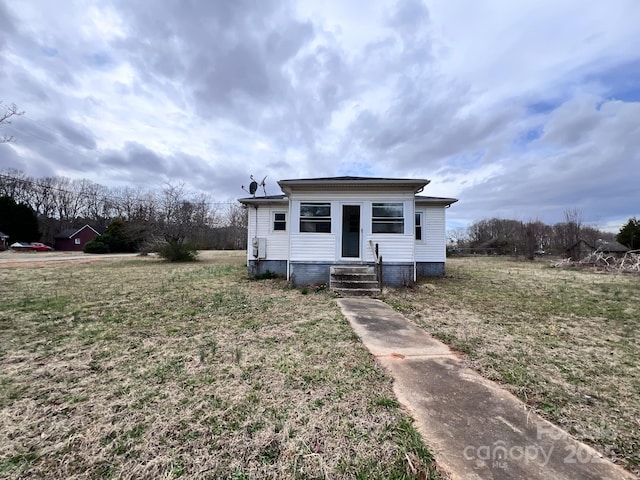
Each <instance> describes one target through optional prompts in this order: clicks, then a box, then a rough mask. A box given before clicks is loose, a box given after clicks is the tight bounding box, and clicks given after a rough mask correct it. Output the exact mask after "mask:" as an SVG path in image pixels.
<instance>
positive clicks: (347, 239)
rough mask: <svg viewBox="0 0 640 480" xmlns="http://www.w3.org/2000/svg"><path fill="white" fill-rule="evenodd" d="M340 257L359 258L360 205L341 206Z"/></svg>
mask: <svg viewBox="0 0 640 480" xmlns="http://www.w3.org/2000/svg"><path fill="white" fill-rule="evenodd" d="M342 257H343V258H360V205H343V206H342Z"/></svg>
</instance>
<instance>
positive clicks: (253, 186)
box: [242, 175, 268, 198]
mask: <svg viewBox="0 0 640 480" xmlns="http://www.w3.org/2000/svg"><path fill="white" fill-rule="evenodd" d="M267 177H268V175H265V176H264V178H263V179H262V181H261V182H260V183H258V182H256V179H255V178H253V175H250V176H249V178H250V179H251V183H250V184H249V190H247V189H246V188H245V187H244V185H242V189H243V190H244V191H245V192H247V193H249V194H251V195H253V198H255V197H256V191H257V190H258V187H262V191H263V192H264V196H265V197H266V196H267V184H266V183H265V180H266V179H267Z"/></svg>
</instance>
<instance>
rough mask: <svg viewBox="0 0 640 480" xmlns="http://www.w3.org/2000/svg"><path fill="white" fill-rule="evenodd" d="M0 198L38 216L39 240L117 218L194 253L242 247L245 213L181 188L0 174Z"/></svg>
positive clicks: (10, 171)
mask: <svg viewBox="0 0 640 480" xmlns="http://www.w3.org/2000/svg"><path fill="white" fill-rule="evenodd" d="M0 196H9V197H11V198H13V199H14V200H15V201H16V202H18V203H24V204H27V205H29V206H30V207H31V208H32V209H33V210H34V211H35V212H36V214H37V216H38V221H39V226H40V231H41V233H42V240H43V241H44V242H47V243H52V242H53V239H54V235H56V234H57V233H59V232H60V231H62V230H64V229H67V228H73V227H81V226H83V225H84V224H87V223H88V224H90V225H92V226H96V227H101V228H105V227H107V226H108V225H109V223H111V222H112V221H113V220H115V219H120V220H123V221H124V222H126V223H127V224H129V225H131V226H132V227H134V228H135V229H137V230H138V231H139V232H141V233H143V234H144V235H146V236H148V237H152V236H157V235H163V236H167V235H169V236H171V235H174V236H175V235H180V236H184V237H188V239H189V241H191V242H193V243H195V244H196V245H197V246H198V248H212V249H243V248H245V247H246V232H247V230H246V222H247V220H246V212H245V210H244V209H243V208H242V207H241V206H240V205H239V204H237V203H236V202H232V201H228V202H215V201H213V200H212V199H211V198H210V196H209V195H206V194H202V193H197V194H195V193H191V192H188V191H187V190H186V189H185V187H184V185H170V184H167V185H164V186H163V187H162V188H160V189H158V190H155V191H152V190H145V189H143V188H140V187H129V186H127V187H119V188H109V187H105V186H104V185H100V184H98V183H94V182H91V181H89V180H86V179H82V180H72V179H69V178H66V177H61V176H55V177H42V178H33V177H29V176H27V175H26V174H24V172H22V171H20V170H15V169H8V170H5V171H0Z"/></svg>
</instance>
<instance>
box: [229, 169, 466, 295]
mask: <svg viewBox="0 0 640 480" xmlns="http://www.w3.org/2000/svg"><path fill="white" fill-rule="evenodd" d="M428 183H429V180H424V179H401V178H369V177H329V178H307V179H297V180H280V181H279V182H278V185H279V186H280V188H281V190H282V191H283V192H284V195H271V196H264V197H247V198H241V199H239V200H238V201H239V202H240V203H242V204H243V205H245V206H246V207H247V209H248V247H247V266H248V269H249V275H251V276H256V275H261V274H264V273H265V272H266V271H267V270H269V271H271V272H273V273H276V274H278V275H282V276H286V277H287V279H288V280H290V281H291V282H292V283H293V284H294V285H297V286H301V285H314V284H328V283H329V275H330V274H329V271H330V267H331V266H336V265H373V264H374V263H375V253H374V252H375V247H376V245H377V247H378V253H379V255H380V256H381V257H382V260H383V264H384V269H383V277H384V278H383V281H384V283H385V284H386V285H391V286H399V285H406V284H410V283H413V282H414V281H415V280H416V279H418V278H420V277H425V276H438V275H443V274H444V270H445V261H446V250H445V249H446V232H445V210H446V208H448V207H449V206H450V205H451V204H452V203H455V202H457V199H455V198H440V197H425V196H418V195H417V194H418V193H420V192H422V190H423V189H424V187H425V186H426V185H427V184H428Z"/></svg>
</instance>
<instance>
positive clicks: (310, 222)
mask: <svg viewBox="0 0 640 480" xmlns="http://www.w3.org/2000/svg"><path fill="white" fill-rule="evenodd" d="M300 232H302V233H331V203H329V202H326V203H320V202H313V203H311V202H303V203H300Z"/></svg>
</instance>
